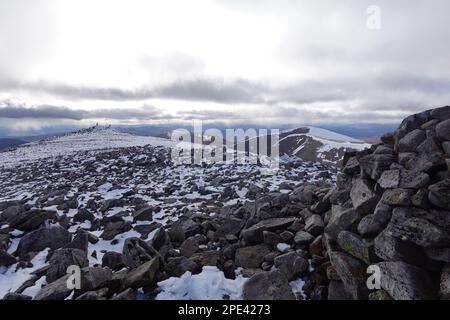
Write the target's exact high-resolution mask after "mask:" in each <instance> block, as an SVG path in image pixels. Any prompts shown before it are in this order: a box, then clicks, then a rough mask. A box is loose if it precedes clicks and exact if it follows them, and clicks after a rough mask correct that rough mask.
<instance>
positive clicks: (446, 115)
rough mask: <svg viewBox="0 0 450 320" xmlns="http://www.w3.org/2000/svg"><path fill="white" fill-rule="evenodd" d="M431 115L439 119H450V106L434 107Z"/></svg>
mask: <svg viewBox="0 0 450 320" xmlns="http://www.w3.org/2000/svg"><path fill="white" fill-rule="evenodd" d="M430 115H431V117H432V118H434V119H438V120H447V119H450V106H445V107H441V108H436V109H433V110H431V112H430Z"/></svg>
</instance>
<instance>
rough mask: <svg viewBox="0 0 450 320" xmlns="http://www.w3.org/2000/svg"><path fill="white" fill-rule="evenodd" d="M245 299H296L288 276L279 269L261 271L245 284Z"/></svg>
mask: <svg viewBox="0 0 450 320" xmlns="http://www.w3.org/2000/svg"><path fill="white" fill-rule="evenodd" d="M243 298H244V300H295V295H294V293H293V292H292V289H291V286H290V285H289V282H288V279H287V278H286V276H285V275H284V274H283V273H282V272H281V271H278V270H275V271H271V272H260V273H257V274H255V275H254V276H252V277H251V278H250V279H249V280H247V281H246V282H245V284H244V289H243Z"/></svg>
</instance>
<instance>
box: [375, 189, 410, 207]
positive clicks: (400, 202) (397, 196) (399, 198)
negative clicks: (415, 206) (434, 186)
mask: <svg viewBox="0 0 450 320" xmlns="http://www.w3.org/2000/svg"><path fill="white" fill-rule="evenodd" d="M413 194H414V191H413V190H409V189H389V190H386V191H385V192H384V193H383V196H382V198H381V201H383V202H384V203H385V204H387V205H391V206H409V205H410V204H411V198H412V196H413Z"/></svg>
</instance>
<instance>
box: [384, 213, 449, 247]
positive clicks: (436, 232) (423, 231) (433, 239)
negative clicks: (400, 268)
mask: <svg viewBox="0 0 450 320" xmlns="http://www.w3.org/2000/svg"><path fill="white" fill-rule="evenodd" d="M389 232H390V234H392V235H393V236H394V237H397V238H399V239H402V240H404V241H409V242H412V243H415V244H417V245H419V246H421V247H433V246H442V245H445V244H449V243H450V236H449V234H448V233H447V232H446V231H445V230H444V229H442V228H440V227H438V226H436V225H434V224H432V223H431V222H429V221H427V220H425V219H422V218H409V219H406V220H405V221H402V222H400V223H396V224H391V225H390V226H389Z"/></svg>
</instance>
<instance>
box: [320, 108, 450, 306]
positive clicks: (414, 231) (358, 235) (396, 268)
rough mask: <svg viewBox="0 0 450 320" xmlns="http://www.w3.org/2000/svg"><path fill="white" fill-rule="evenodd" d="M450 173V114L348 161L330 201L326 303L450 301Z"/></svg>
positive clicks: (428, 115) (428, 116) (406, 124)
mask: <svg viewBox="0 0 450 320" xmlns="http://www.w3.org/2000/svg"><path fill="white" fill-rule="evenodd" d="M449 170H450V106H447V107H442V108H438V109H433V110H428V111H425V112H422V113H418V114H414V115H412V116H409V117H407V118H406V119H404V120H403V122H402V123H401V125H400V127H399V128H398V129H397V130H396V131H395V132H393V133H388V134H385V135H383V136H382V138H381V143H379V144H376V145H373V146H372V148H371V149H368V150H364V151H361V152H352V153H347V154H346V156H345V159H344V165H343V169H342V172H341V173H340V174H339V175H338V177H337V182H336V186H335V187H334V188H333V189H332V190H331V191H330V192H329V193H328V194H327V196H326V197H327V198H328V199H329V201H330V202H331V210H329V211H328V212H326V213H325V218H324V220H325V224H326V227H325V230H324V234H323V244H324V248H325V249H324V250H325V251H326V253H325V254H324V255H325V256H326V257H328V258H329V262H330V263H329V264H328V266H327V264H325V266H327V268H326V270H325V272H326V275H327V278H328V280H329V283H328V286H327V289H328V290H327V298H328V299H373V300H385V299H395V300H404V299H408V300H409V299H413V300H418V299H420V300H421V299H449V298H450V175H449ZM322 266H323V265H322ZM369 266H371V267H369ZM368 268H369V269H368ZM321 271H322V273H323V271H324V270H316V272H315V273H316V278H320V275H321ZM313 275H314V273H313ZM369 277H370V278H369ZM368 278H369V281H368ZM377 279H378V280H379V281H378V283H377ZM367 282H369V286H368V285H367ZM378 284H379V287H378V288H377V285H378ZM319 287H320V286H319ZM369 287H370V289H372V290H370V289H369ZM322 289H325V288H323V287H322ZM376 289H379V290H376ZM316 290H317V289H316Z"/></svg>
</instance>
